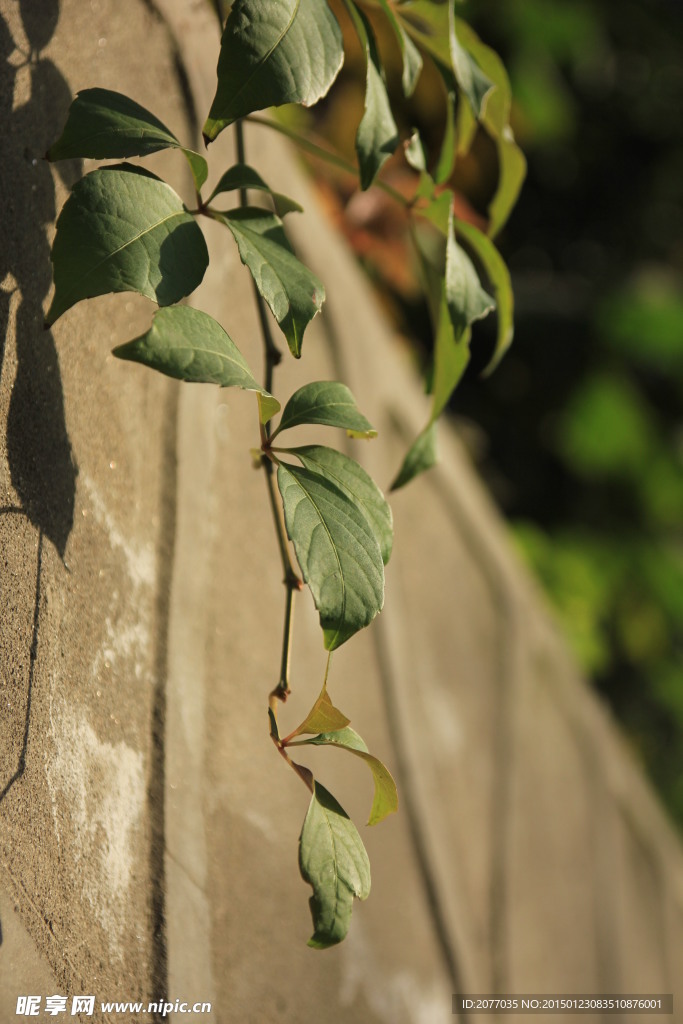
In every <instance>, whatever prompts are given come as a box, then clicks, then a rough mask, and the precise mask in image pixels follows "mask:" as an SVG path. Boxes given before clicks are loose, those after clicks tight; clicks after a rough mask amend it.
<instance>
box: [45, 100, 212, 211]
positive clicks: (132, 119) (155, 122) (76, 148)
mask: <svg viewBox="0 0 683 1024" xmlns="http://www.w3.org/2000/svg"><path fill="white" fill-rule="evenodd" d="M161 149H180V150H182V152H183V153H184V154H185V156H186V157H187V159H188V162H189V164H190V169H191V170H192V174H193V177H194V181H195V187H196V189H197V191H198V192H199V190H200V189H201V187H202V185H203V184H204V182H205V181H206V176H207V174H208V168H207V165H206V160H205V159H204V157H203V156H200V155H199V153H194V152H193V151H192V150H191V149H185V148H184V147H183V146H181V145H180V143H179V142H178V139H177V138H176V137H175V135H174V134H173V132H171V131H169V129H168V128H167V127H166V125H165V124H164V123H163V122H162V121H160V120H159V119H158V118H157V117H155V116H154V114H151V113H150V112H149V110H145V108H144V107H141V106H140V104H139V103H136V102H135V100H132V99H130V98H129V97H128V96H124V95H123V94H122V93H120V92H112V91H111V90H110V89H82V90H81V91H80V92H79V93H77V94H76V98H75V99H74V101H73V102H72V104H71V106H70V107H69V116H68V118H67V121H66V125H65V127H64V131H63V132H62V134H61V136H60V138H59V139H58V140H57V142H55V144H54V145H53V146H51V147H50V149H49V150H48V153H47V158H48V160H70V159H73V158H75V157H79V158H82V157H89V158H90V159H93V160H109V159H116V160H120V159H123V158H124V157H129V156H147V155H148V154H150V153H157V152H158V151H159V150H161Z"/></svg>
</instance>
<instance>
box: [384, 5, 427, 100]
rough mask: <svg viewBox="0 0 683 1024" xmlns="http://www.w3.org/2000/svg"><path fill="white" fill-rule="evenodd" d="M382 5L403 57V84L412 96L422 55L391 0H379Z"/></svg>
mask: <svg viewBox="0 0 683 1024" xmlns="http://www.w3.org/2000/svg"><path fill="white" fill-rule="evenodd" d="M379 2H380V6H381V8H382V10H383V11H384V13H385V14H386V16H387V18H388V20H389V24H390V25H391V27H392V29H393V30H394V33H395V35H396V39H397V41H398V45H399V48H400V50H401V56H402V58H403V75H402V78H401V84H402V86H403V93H404V95H405V96H412V95H413V93H414V92H415V87H416V86H417V81H418V79H419V77H420V72H421V71H422V55H421V54H420V51H419V50H418V48H417V46H416V45H415V43H414V42H413V41H412V39H411V38H410V36H409V35H408V33H407V32H406V30H405V28H404V27H403V25H402V24H401V22H400V21H399V20H398V18H397V17H396V15H395V13H394V11H393V8H392V7H391V5H390V4H389V0H379Z"/></svg>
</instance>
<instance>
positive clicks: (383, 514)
mask: <svg viewBox="0 0 683 1024" xmlns="http://www.w3.org/2000/svg"><path fill="white" fill-rule="evenodd" d="M289 451H290V454H291V455H296V457H297V459H299V461H300V462H301V464H302V465H303V466H304V467H305V468H306V469H310V470H311V472H313V473H320V474H321V476H324V477H327V479H328V480H331V481H332V483H334V484H336V485H337V487H339V489H340V490H342V491H344V492H345V493H346V494H348V496H349V498H351V499H352V500H353V501H354V502H355V503H356V504H357V505H358V507H359V508H360V509H361V511H362V512H363V514H364V515H365V518H366V519H367V521H368V522H369V524H370V526H372V528H373V530H374V532H375V536H376V537H377V540H378V542H379V547H380V551H381V552H382V561H383V562H384V564H385V565H386V564H387V562H388V561H389V558H390V557H391V548H392V545H393V541H394V528H393V518H392V514H391V507H390V505H389V502H388V501H387V500H386V498H385V497H384V495H383V494H382V492H381V491H380V489H379V487H378V486H377V484H376V483H375V481H374V480H373V479H372V477H371V476H370V475H369V473H366V472H365V470H364V469H363V467H362V466H360V465H359V464H358V463H357V462H356V461H355V459H351V458H349V456H348V455H344V454H343V453H342V452H338V451H337V450H336V449H334V448H326V447H323V446H322V445H306V446H304V447H302V448H291V449H289ZM337 728H339V727H337ZM318 731H319V732H325V731H329V727H328V729H327V730H326V729H323V728H321V729H319V730H318Z"/></svg>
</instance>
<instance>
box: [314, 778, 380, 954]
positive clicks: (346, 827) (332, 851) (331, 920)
mask: <svg viewBox="0 0 683 1024" xmlns="http://www.w3.org/2000/svg"><path fill="white" fill-rule="evenodd" d="M299 869H300V871H301V876H302V878H303V879H304V881H305V882H308V883H309V885H311V886H312V887H313V896H312V897H311V899H310V901H309V903H310V908H311V915H312V917H313V928H314V931H313V935H312V937H311V938H310V940H309V942H308V945H309V946H312V947H314V948H315V949H327V948H328V947H329V946H334V945H336V944H337V943H338V942H341V941H342V939H343V938H344V937H345V936H346V933H347V931H348V929H349V922H350V919H351V911H352V908H353V899H354V897H356V898H357V899H361V900H364V899H367V897H368V896H369V895H370V861H369V860H368V855H367V853H366V851H365V847H364V846H363V842H362V840H361V837H360V836H359V834H358V829H357V828H356V826H355V825H354V824H353V822H352V821H351V819H350V818H349V816H348V814H347V813H346V811H345V810H344V808H343V807H341V806H340V805H339V804H338V803H337V801H336V800H335V798H334V797H333V796H332V794H331V793H328V791H327V790H326V789H325V788H324V786H321V785H320V783H319V782H316V783H315V788H314V791H313V798H312V799H311V803H310V806H309V808H308V813H307V815H306V818H305V820H304V824H303V828H302V830H301V836H300V838H299Z"/></svg>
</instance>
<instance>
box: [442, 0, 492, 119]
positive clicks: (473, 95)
mask: <svg viewBox="0 0 683 1024" xmlns="http://www.w3.org/2000/svg"><path fill="white" fill-rule="evenodd" d="M446 6H447V7H448V44H449V47H450V53H451V66H452V68H453V71H454V73H455V79H456V81H457V83H458V85H459V86H460V88H461V89H462V91H463V92H464V94H465V96H467V99H468V102H469V104H470V106H471V107H472V112H473V114H474V116H475V117H476V118H477V120H480V119H481V116H482V113H483V107H484V102H485V99H486V96H487V93H488V92H489V91H490V90H491V89H492V88H493V82H492V81H491V79H490V78H488V77H487V76H486V75H485V74H484V72H483V71H482V69H481V68H480V67H479V65H478V64H477V62H476V60H475V59H474V57H473V56H472V54H471V52H470V51H469V50H467V49H466V48H465V47H464V46H462V45H461V43H460V38H459V32H460V26H461V24H462V23H461V22H460V21H459V20H458V19H457V18H456V17H455V5H454V4H452V3H449V4H447V5H446Z"/></svg>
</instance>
